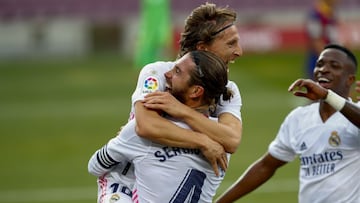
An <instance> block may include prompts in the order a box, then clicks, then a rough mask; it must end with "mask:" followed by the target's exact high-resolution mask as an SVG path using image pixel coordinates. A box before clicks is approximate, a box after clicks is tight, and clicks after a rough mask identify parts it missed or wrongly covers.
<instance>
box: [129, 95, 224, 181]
mask: <svg viewBox="0 0 360 203" xmlns="http://www.w3.org/2000/svg"><path fill="white" fill-rule="evenodd" d="M135 112H136V113H135V117H136V123H137V125H136V132H137V134H138V135H139V136H141V137H143V138H147V139H150V140H152V141H154V142H157V143H160V144H163V145H168V146H174V147H184V148H194V149H195V148H197V149H200V150H201V151H202V153H203V155H204V156H205V157H206V158H207V159H208V161H209V162H210V164H211V165H212V167H213V169H214V171H215V173H216V174H217V175H218V174H219V171H218V164H219V166H220V167H221V168H222V169H224V170H225V169H226V168H227V159H226V157H225V156H224V155H225V151H224V148H223V146H222V145H220V144H219V143H217V142H216V141H214V140H212V139H210V138H209V137H208V136H206V135H205V134H204V133H199V132H195V131H194V130H190V129H184V128H181V127H179V126H177V125H175V124H174V123H172V122H171V121H169V120H167V119H165V118H163V117H162V116H160V115H159V114H158V113H157V112H156V111H154V110H151V109H148V108H146V107H144V105H143V104H142V103H141V102H140V101H138V102H136V103H135ZM202 118H203V120H205V119H204V116H203V117H202ZM206 120H208V119H206Z"/></svg>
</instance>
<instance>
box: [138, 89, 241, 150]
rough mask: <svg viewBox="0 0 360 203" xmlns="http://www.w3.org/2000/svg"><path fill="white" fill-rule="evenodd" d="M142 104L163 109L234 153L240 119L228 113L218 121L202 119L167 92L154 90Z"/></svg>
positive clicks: (238, 136) (197, 113) (202, 116)
mask: <svg viewBox="0 0 360 203" xmlns="http://www.w3.org/2000/svg"><path fill="white" fill-rule="evenodd" d="M144 106H145V107H146V108H149V109H157V110H162V111H165V112H166V113H168V114H170V115H171V116H173V117H176V118H179V119H181V120H183V121H184V122H185V123H187V124H188V125H189V126H190V127H191V128H192V129H193V130H195V131H198V132H201V133H204V134H206V135H208V136H209V137H210V138H211V139H213V140H215V141H217V142H219V143H220V144H221V145H223V146H224V148H225V151H226V152H228V153H234V152H235V151H236V149H237V147H238V145H239V143H240V140H241V134H242V124H241V121H240V120H239V119H238V118H236V117H235V116H233V115H232V114H230V113H222V114H220V116H219V120H218V122H216V121H213V120H210V119H204V115H202V114H201V113H199V112H197V111H195V110H194V109H192V108H190V107H188V106H186V105H184V104H182V103H181V102H179V101H178V100H176V99H175V97H174V96H172V95H171V94H170V93H168V92H154V93H150V94H148V95H147V96H146V97H145V100H144Z"/></svg>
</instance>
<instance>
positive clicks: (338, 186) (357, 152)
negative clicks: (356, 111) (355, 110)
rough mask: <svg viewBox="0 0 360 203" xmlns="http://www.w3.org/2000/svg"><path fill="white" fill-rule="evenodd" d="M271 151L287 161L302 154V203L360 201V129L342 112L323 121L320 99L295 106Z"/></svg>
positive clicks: (272, 144) (300, 200)
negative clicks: (306, 104) (320, 111)
mask: <svg viewBox="0 0 360 203" xmlns="http://www.w3.org/2000/svg"><path fill="white" fill-rule="evenodd" d="M358 105H359V103H358ZM359 106H360V105H359ZM269 153H270V154H271V155H272V156H274V157H276V158H278V159H280V160H283V161H286V162H289V161H292V160H293V159H294V158H295V157H296V156H299V159H300V171H299V173H300V174H299V179H300V190H299V202H300V203H309V202H311V203H328V202H346V203H358V202H360V168H359V167H360V129H359V128H357V127H356V126H355V125H353V124H352V123H351V122H350V121H349V120H348V119H346V118H345V117H344V116H343V115H342V114H341V113H340V112H336V113H334V114H333V115H332V116H331V117H330V118H329V119H328V120H327V121H326V122H323V121H322V119H321V117H320V114H319V103H313V104H310V105H308V106H304V107H298V108H296V109H294V110H293V111H292V112H291V113H290V114H289V115H288V116H287V117H286V119H285V121H284V122H283V123H282V125H281V127H280V130H279V132H278V134H277V137H276V138H275V140H274V141H273V142H272V143H271V144H270V146H269Z"/></svg>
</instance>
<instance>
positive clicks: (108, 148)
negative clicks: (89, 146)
mask: <svg viewBox="0 0 360 203" xmlns="http://www.w3.org/2000/svg"><path fill="white" fill-rule="evenodd" d="M135 124H136V123H135V120H132V121H129V122H128V123H127V124H126V125H125V126H124V127H123V128H122V130H121V132H120V134H119V135H117V136H116V137H114V138H112V139H111V140H110V141H109V142H108V143H107V144H106V145H104V146H103V147H102V148H100V149H99V150H97V151H96V152H95V153H94V154H93V155H92V156H91V158H90V160H89V163H88V171H89V173H91V174H92V175H95V176H98V177H99V176H102V175H104V174H106V173H107V172H109V171H111V170H112V169H113V168H114V167H115V166H116V165H118V164H119V163H125V162H128V161H130V162H131V161H132V160H134V159H135V158H137V157H144V156H145V155H146V154H147V152H148V148H149V147H150V146H151V144H150V143H151V142H150V141H149V140H145V139H143V138H140V137H139V136H137V134H136V133H135Z"/></svg>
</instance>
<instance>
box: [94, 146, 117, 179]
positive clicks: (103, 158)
mask: <svg viewBox="0 0 360 203" xmlns="http://www.w3.org/2000/svg"><path fill="white" fill-rule="evenodd" d="M119 163H120V162H118V161H115V160H114V159H113V158H112V157H111V156H110V155H109V154H108V153H107V145H105V146H103V147H102V148H100V149H99V150H97V151H96V152H95V153H94V154H93V155H92V156H91V158H90V160H89V162H88V171H89V173H90V174H92V175H94V176H97V177H100V176H102V175H105V174H106V173H107V172H109V171H111V170H112V169H113V168H114V167H115V166H116V165H117V164H119Z"/></svg>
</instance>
